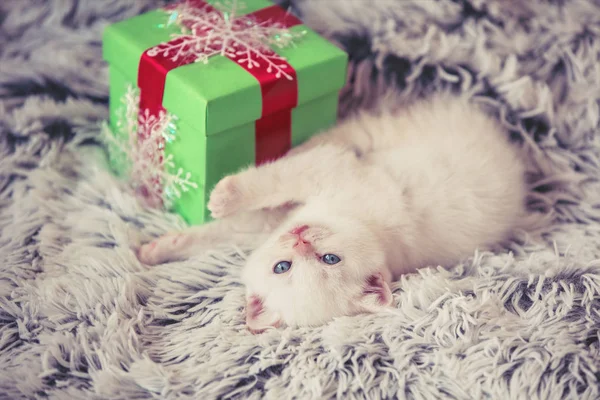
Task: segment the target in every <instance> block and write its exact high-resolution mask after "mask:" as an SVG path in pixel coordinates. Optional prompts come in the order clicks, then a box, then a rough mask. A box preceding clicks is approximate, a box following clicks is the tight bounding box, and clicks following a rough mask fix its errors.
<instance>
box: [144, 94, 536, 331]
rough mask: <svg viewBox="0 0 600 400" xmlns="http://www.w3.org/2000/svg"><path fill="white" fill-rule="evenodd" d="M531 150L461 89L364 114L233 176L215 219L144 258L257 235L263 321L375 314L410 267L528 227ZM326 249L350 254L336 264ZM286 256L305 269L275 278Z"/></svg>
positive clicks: (252, 308)
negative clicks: (523, 153) (513, 140)
mask: <svg viewBox="0 0 600 400" xmlns="http://www.w3.org/2000/svg"><path fill="white" fill-rule="evenodd" d="M519 154H520V152H519V151H518V149H517V148H516V146H515V145H512V144H510V143H509V141H508V134H507V132H506V131H505V130H504V129H502V128H501V127H500V125H499V124H498V123H497V122H496V121H495V120H494V119H492V118H490V117H488V116H487V115H486V114H485V113H483V112H482V111H480V110H479V109H478V108H477V107H475V106H474V105H471V104H469V103H468V102H467V101H465V100H462V99H459V98H450V97H448V96H437V97H435V98H433V99H431V100H429V101H423V102H420V103H418V104H415V105H413V106H410V107H407V108H405V109H403V110H401V111H396V112H391V111H389V112H388V111H385V112H382V113H381V114H379V115H374V114H369V113H366V112H365V113H363V114H360V115H358V116H356V117H354V118H352V119H350V120H348V121H346V122H344V123H342V124H340V125H338V126H337V127H335V128H333V129H331V130H330V131H328V132H326V133H324V134H321V135H318V136H316V137H314V138H313V139H311V140H309V141H308V142H306V143H304V144H303V145H301V146H299V147H297V148H295V149H293V150H292V151H291V152H290V154H288V155H287V156H286V157H284V158H282V159H279V160H277V161H274V162H272V163H270V164H267V165H263V166H260V167H257V168H255V167H250V168H248V169H246V170H244V171H242V172H240V173H239V174H236V175H232V176H229V177H226V178H224V179H223V180H222V181H221V182H219V184H218V185H217V186H216V187H215V189H214V190H213V192H212V194H211V198H210V201H209V209H210V210H211V212H212V214H213V216H214V217H215V218H217V220H216V221H215V222H212V223H209V224H206V225H203V226H200V227H193V228H190V229H189V230H188V231H186V232H183V233H178V234H172V235H168V236H166V237H163V238H159V239H157V240H156V241H154V242H152V243H150V244H147V245H144V246H142V248H141V249H140V251H139V257H140V260H141V261H143V262H145V263H148V264H156V263H161V262H165V261H169V260H175V259H181V258H186V257H189V256H191V255H193V254H194V253H195V252H199V251H201V250H202V249H205V248H207V247H210V246H212V245H214V244H216V243H218V242H220V241H223V240H231V239H233V240H237V239H238V238H239V239H240V240H241V239H243V238H252V240H254V243H255V244H256V245H257V246H259V247H258V248H257V249H256V250H255V251H254V252H253V253H252V254H251V255H250V257H249V259H248V261H247V264H246V266H245V268H244V270H243V273H242V278H243V281H244V283H245V284H246V287H247V299H248V303H247V310H246V313H247V318H246V320H247V324H248V326H249V328H250V329H251V330H253V331H261V330H263V329H265V328H266V327H269V326H278V325H279V324H286V325H318V324H322V323H324V322H327V321H328V320H330V319H332V318H334V317H336V316H342V315H353V314H358V313H363V312H374V311H377V310H379V309H381V308H382V307H388V306H390V305H391V303H392V294H391V291H390V289H389V283H390V282H391V281H392V280H394V279H396V278H398V277H399V276H400V275H401V274H405V273H410V272H413V271H415V270H416V269H417V268H420V267H424V266H428V265H452V264H454V263H456V262H457V261H459V260H460V259H461V258H463V257H466V256H469V255H471V254H472V253H473V251H474V250H475V249H477V248H479V249H483V248H488V247H490V246H493V245H496V244H498V243H501V242H502V241H504V240H506V239H508V238H509V237H510V235H511V233H512V232H513V231H514V230H515V229H517V228H527V227H526V226H523V221H526V220H527V218H526V211H525V197H526V185H525V182H524V163H523V160H522V159H521V157H520V156H519ZM301 226H308V229H307V230H305V231H303V232H302V233H301V235H298V234H293V233H290V232H291V231H292V230H293V229H294V228H297V227H301ZM299 236H302V239H303V241H299V239H298V238H299ZM306 242H308V243H309V244H306ZM296 244H299V246H297V247H295V248H294V245H296ZM300 245H301V246H300ZM324 254H335V255H338V256H339V257H340V258H341V260H342V261H341V262H339V263H338V264H335V265H328V264H326V263H324V262H323V261H322V260H321V259H320V258H319V257H320V256H322V255H324ZM279 261H289V262H291V263H292V267H291V268H290V270H289V271H288V272H286V273H283V274H275V273H274V272H273V268H274V266H275V265H276V264H277V263H278V262H279Z"/></svg>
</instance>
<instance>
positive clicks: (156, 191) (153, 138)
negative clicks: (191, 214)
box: [102, 85, 198, 209]
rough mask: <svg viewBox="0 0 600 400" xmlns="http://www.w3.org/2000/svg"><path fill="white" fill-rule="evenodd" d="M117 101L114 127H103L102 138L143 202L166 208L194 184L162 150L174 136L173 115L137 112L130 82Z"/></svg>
mask: <svg viewBox="0 0 600 400" xmlns="http://www.w3.org/2000/svg"><path fill="white" fill-rule="evenodd" d="M121 103H122V107H121V109H120V112H119V114H118V115H119V116H118V121H117V123H116V131H115V132H113V131H111V129H110V128H109V127H108V125H106V124H105V125H104V127H103V135H102V136H103V139H104V142H105V143H106V145H107V147H108V148H109V151H110V153H111V157H112V159H113V160H114V162H115V163H116V164H117V165H119V168H121V169H123V171H122V172H123V175H124V176H125V178H126V180H127V183H128V185H129V186H130V187H131V189H133V190H134V191H135V193H136V194H137V196H138V197H139V198H140V199H141V200H142V201H143V202H144V203H145V205H146V206H149V207H156V208H158V207H164V208H165V209H170V208H171V207H172V206H173V201H174V200H175V199H178V198H180V197H181V194H182V193H183V192H187V191H188V190H190V189H197V188H198V185H197V184H196V183H195V182H193V181H192V180H191V174H190V173H189V172H185V171H184V170H183V169H182V168H176V167H175V163H174V162H173V156H172V155H170V154H169V155H167V156H165V154H164V147H165V142H171V141H173V140H175V117H174V116H173V115H172V114H169V113H167V112H164V111H161V112H160V113H159V114H158V115H152V114H151V113H150V112H149V110H143V112H141V113H140V108H139V104H140V97H139V90H138V89H137V88H134V87H133V86H131V85H130V86H128V88H127V91H126V93H125V95H124V96H123V97H122V98H121Z"/></svg>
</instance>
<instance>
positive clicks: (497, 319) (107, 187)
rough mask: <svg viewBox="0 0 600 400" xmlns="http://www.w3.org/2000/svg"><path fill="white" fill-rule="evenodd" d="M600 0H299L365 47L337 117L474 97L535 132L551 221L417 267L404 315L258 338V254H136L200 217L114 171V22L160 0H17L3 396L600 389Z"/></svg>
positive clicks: (0, 273) (400, 295)
mask: <svg viewBox="0 0 600 400" xmlns="http://www.w3.org/2000/svg"><path fill="white" fill-rule="evenodd" d="M597 4H598V3H597V2H596V1H594V0H588V1H585V0H565V1H558V0H557V1H545V0H530V1H519V0H510V1H509V0H487V1H486V0H438V1H434V0H296V1H293V0H292V1H288V2H285V5H286V6H289V7H291V9H292V10H293V12H295V13H296V14H297V15H299V16H300V17H301V18H302V19H303V20H304V21H305V22H306V23H307V24H308V25H310V26H312V27H314V28H315V29H317V30H319V31H320V32H322V33H323V34H325V35H327V36H328V37H330V38H331V39H332V40H335V41H336V42H337V43H339V44H340V45H341V46H342V47H344V48H345V49H347V51H348V52H349V53H350V55H351V68H350V71H349V83H348V86H347V87H346V88H345V89H344V92H343V93H342V107H341V118H343V117H345V116H347V115H348V114H350V113H352V112H353V111H354V110H356V109H358V108H362V107H372V106H373V104H375V102H376V100H377V98H378V97H380V95H381V94H382V93H383V92H384V89H386V88H389V87H393V88H394V92H395V95H394V97H395V98H397V99H400V100H402V101H412V100H414V99H416V98H418V97H419V96H422V95H426V94H428V93H431V92H432V91H435V90H440V89H444V88H448V89H451V90H454V91H456V92H462V93H465V94H466V95H469V96H477V97H478V98H479V100H480V101H485V102H486V103H488V104H489V105H490V108H491V109H492V110H495V111H494V112H495V114H496V115H497V117H498V118H499V119H501V120H502V121H503V123H504V124H505V125H506V126H507V127H508V128H509V129H510V131H511V132H512V135H513V136H514V137H515V139H517V140H521V141H522V142H524V143H525V145H526V146H528V148H529V150H530V152H529V153H530V155H531V162H532V165H536V167H535V168H533V169H532V175H531V178H532V182H533V183H532V195H531V206H532V207H534V208H537V209H542V210H545V211H549V212H551V213H552V214H551V215H552V223H551V224H550V225H548V226H547V227H545V228H544V230H543V232H542V235H541V241H537V242H536V241H531V240H528V239H527V237H526V236H523V238H522V239H523V240H520V241H516V242H514V243H512V244H511V246H510V247H509V248H505V249H501V250H498V251H497V252H494V253H479V252H478V253H475V254H473V256H472V257H470V258H468V259H465V260H464V262H462V263H461V264H460V265H457V266H455V267H454V268H450V269H442V268H436V266H431V268H426V269H423V270H422V271H421V272H420V273H417V274H414V275H412V276H406V277H404V278H402V279H401V280H400V281H399V282H397V284H396V285H395V297H396V299H397V301H398V307H397V309H396V310H393V312H390V313H388V314H383V315H366V316H359V317H353V318H341V319H339V320H336V321H333V322H331V323H330V324H328V325H326V326H323V327H320V328H312V329H308V328H306V329H283V330H273V331H269V332H267V333H265V334H263V335H258V336H254V335H251V334H250V333H249V332H248V331H247V330H246V328H245V326H244V310H243V307H244V289H243V287H242V286H241V285H240V282H239V271H240V267H241V266H242V265H243V263H244V258H245V257H246V255H247V252H248V251H249V250H251V249H248V248H245V247H243V244H239V243H238V244H237V245H234V244H227V243H224V244H223V247H222V248H219V249H214V251H212V252H210V253H207V254H205V255H202V256H200V257H198V258H196V259H193V260H189V261H186V262H179V263H172V264H165V265H161V266H157V267H154V268H147V267H144V266H143V265H140V263H139V262H138V261H137V259H136V257H135V253H134V251H133V250H132V249H131V248H132V247H133V246H135V244H136V243H137V242H138V241H139V240H141V239H144V238H147V237H153V236H158V235H160V234H161V233H163V232H165V231H167V230H170V229H174V228H178V227H183V226H184V224H183V222H182V221H181V220H180V219H179V218H177V217H175V216H173V215H169V214H166V213H161V212H158V211H151V210H144V209H143V208H142V207H140V206H139V205H138V204H137V203H136V201H135V199H134V198H133V197H132V196H131V195H130V194H129V193H127V192H126V190H125V189H124V188H123V185H122V184H121V183H119V182H118V181H116V180H115V179H114V178H113V177H112V175H111V174H110V173H109V172H108V171H107V170H106V168H105V166H104V164H103V160H104V153H103V152H102V148H101V146H100V144H99V141H98V135H99V129H98V124H99V123H100V122H101V121H102V120H104V119H106V118H107V115H108V113H107V93H108V87H107V82H108V79H107V68H106V65H105V64H104V63H103V61H102V57H101V34H102V30H103V28H104V27H105V26H106V24H107V23H109V22H112V21H118V20H121V19H124V18H126V17H129V16H133V15H135V14H138V13H140V12H143V11H145V10H148V9H150V8H155V7H158V6H160V5H161V3H160V2H159V1H158V0H157V1H153V0H106V1H85V0H3V1H1V2H0V24H1V25H0V135H1V136H0V398H2V399H32V398H52V399H151V398H165V399H175V398H177V399H213V398H251V399H257V398H262V397H266V398H273V399H285V398H298V399H308V398H331V397H338V398H370V399H380V398H410V399H434V398H452V399H474V398H492V399H517V398H523V399H550V398H552V399H559V398H580V399H597V398H599V396H600V389H599V381H600V372H599V367H600V342H599V339H598V333H599V331H600V311H599V310H600V261H598V259H599V258H600V185H598V183H597V182H596V180H597V177H598V176H600V175H599V174H600V142H599V141H598V134H597V132H598V127H599V118H600V113H599V109H598V107H599V100H600V64H599V63H598V59H599V54H600V6H598V5H597ZM483 133H484V132H482V134H483ZM465 157H468V154H465ZM490 179H494V177H493V176H492V177H490ZM457 190H460V188H457Z"/></svg>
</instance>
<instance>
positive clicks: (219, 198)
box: [207, 176, 242, 218]
mask: <svg viewBox="0 0 600 400" xmlns="http://www.w3.org/2000/svg"><path fill="white" fill-rule="evenodd" d="M241 202H242V193H241V192H240V187H239V183H238V178H236V177H235V176H226V177H225V178H223V179H221V181H220V182H219V183H217V186H215V188H214V189H213V191H212V193H211V194H210V200H209V201H208V205H207V207H208V210H209V211H210V212H211V215H212V217H213V218H223V217H226V216H228V215H231V214H234V213H235V212H236V211H237V210H238V209H239V207H240V204H241Z"/></svg>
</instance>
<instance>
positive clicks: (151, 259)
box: [137, 239, 161, 265]
mask: <svg viewBox="0 0 600 400" xmlns="http://www.w3.org/2000/svg"><path fill="white" fill-rule="evenodd" d="M159 240H160V239H157V240H154V241H152V242H150V243H146V244H143V245H142V246H141V247H140V248H139V249H138V251H137V258H138V260H140V262H141V263H142V264H146V265H156V264H160V263H161V260H160V259H161V257H160V256H161V254H160V252H159V251H157V250H156V249H157V247H158V244H159Z"/></svg>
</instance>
